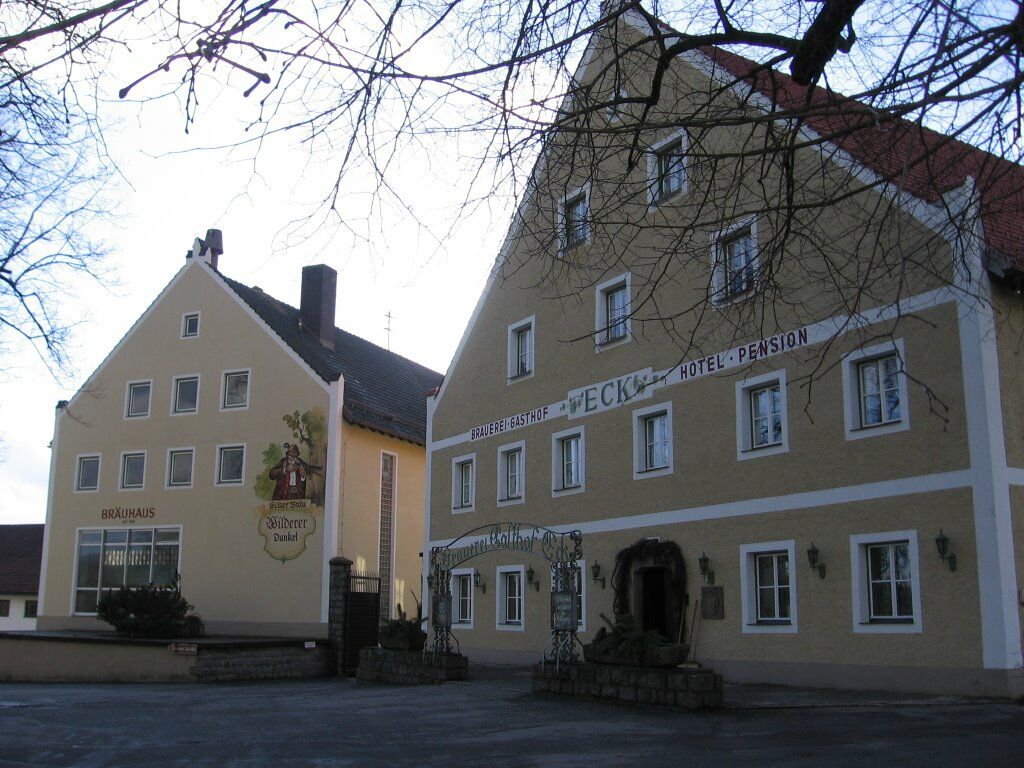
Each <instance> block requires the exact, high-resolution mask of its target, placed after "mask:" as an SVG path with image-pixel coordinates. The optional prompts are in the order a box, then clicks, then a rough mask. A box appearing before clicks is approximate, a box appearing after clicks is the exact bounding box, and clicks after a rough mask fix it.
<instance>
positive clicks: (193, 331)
mask: <svg viewBox="0 0 1024 768" xmlns="http://www.w3.org/2000/svg"><path fill="white" fill-rule="evenodd" d="M198 337H199V313H198V312H186V313H185V314H183V315H182V316H181V338H183V339H195V338H198Z"/></svg>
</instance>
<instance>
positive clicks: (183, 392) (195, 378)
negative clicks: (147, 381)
mask: <svg viewBox="0 0 1024 768" xmlns="http://www.w3.org/2000/svg"><path fill="white" fill-rule="evenodd" d="M197 410H199V374H191V375H189V376H175V377H174V380H173V382H172V384H171V415H172V416H176V415H179V414H182V413H195V412H196V411H197Z"/></svg>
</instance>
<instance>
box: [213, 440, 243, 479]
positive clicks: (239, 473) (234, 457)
mask: <svg viewBox="0 0 1024 768" xmlns="http://www.w3.org/2000/svg"><path fill="white" fill-rule="evenodd" d="M244 476H245V446H244V445H220V446H217V485H241V484H242V478H243V477H244Z"/></svg>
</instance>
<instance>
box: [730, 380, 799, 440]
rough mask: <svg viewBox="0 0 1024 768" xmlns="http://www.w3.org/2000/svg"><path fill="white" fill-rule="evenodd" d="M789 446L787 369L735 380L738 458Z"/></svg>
mask: <svg viewBox="0 0 1024 768" xmlns="http://www.w3.org/2000/svg"><path fill="white" fill-rule="evenodd" d="M788 450H789V434H788V426H787V411H786V372H785V371H773V372H771V373H766V374H764V375H762V376H754V377H752V378H749V379H744V380H743V381H739V382H737V383H736V452H737V458H738V459H740V460H744V459H752V458H757V457H758V456H771V455H774V454H777V453H785V452H786V451H788Z"/></svg>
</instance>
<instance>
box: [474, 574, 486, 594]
mask: <svg viewBox="0 0 1024 768" xmlns="http://www.w3.org/2000/svg"><path fill="white" fill-rule="evenodd" d="M473 586H474V587H477V588H479V590H480V591H481V592H483V593H484V594H485V595H486V594H487V585H486V584H485V583H484V580H483V579H482V578H480V574H479V573H474V574H473Z"/></svg>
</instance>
